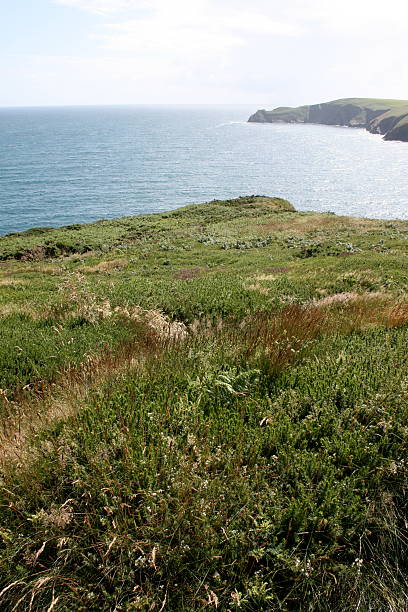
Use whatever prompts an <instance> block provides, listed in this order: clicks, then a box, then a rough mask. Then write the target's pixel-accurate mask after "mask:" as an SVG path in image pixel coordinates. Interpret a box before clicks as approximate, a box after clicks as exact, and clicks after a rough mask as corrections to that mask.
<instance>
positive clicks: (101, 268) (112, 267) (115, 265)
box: [80, 259, 129, 274]
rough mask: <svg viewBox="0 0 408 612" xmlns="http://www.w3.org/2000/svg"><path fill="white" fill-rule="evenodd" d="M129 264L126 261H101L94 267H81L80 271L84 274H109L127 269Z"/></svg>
mask: <svg viewBox="0 0 408 612" xmlns="http://www.w3.org/2000/svg"><path fill="white" fill-rule="evenodd" d="M128 265H129V262H128V260H127V259H111V260H110V261H109V260H108V261H101V262H99V263H98V264H95V265H94V266H82V268H80V271H81V272H83V273H85V274H110V273H111V272H117V271H118V270H123V269H124V268H127V266H128Z"/></svg>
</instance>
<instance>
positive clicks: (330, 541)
mask: <svg viewBox="0 0 408 612" xmlns="http://www.w3.org/2000/svg"><path fill="white" fill-rule="evenodd" d="M407 239H408V223H407V221H380V220H368V219H357V218H348V217H338V216H336V215H334V214H332V213H325V214H317V213H299V212H296V211H295V210H294V209H293V207H292V206H291V205H290V204H289V203H288V202H286V201H285V200H281V199H278V198H267V197H263V196H249V197H243V198H239V199H236V200H227V201H213V202H210V203H208V204H202V205H194V206H187V207H185V208H182V209H178V210H174V211H172V212H168V213H165V214H156V215H147V216H142V217H129V218H123V219H117V220H111V221H100V222H98V223H93V224H89V225H75V226H68V227H65V228H60V229H55V230H53V229H48V228H35V229H32V230H29V231H28V232H23V233H19V234H12V235H8V236H4V237H0V317H1V329H2V342H1V345H0V362H1V367H0V423H1V428H0V445H1V452H0V485H1V489H0V491H1V502H0V609H1V610H7V611H10V612H11V611H12V610H27V611H30V610H32V611H36V612H39V611H43V610H48V611H51V610H54V611H60V612H68V611H83V612H85V611H88V610H104V611H105V610H106V611H118V612H119V611H122V610H123V611H133V610H145V611H150V610H152V611H154V610H156V611H157V612H161V611H163V610H169V611H190V610H194V611H202V610H211V609H214V610H215V609H218V610H225V611H228V610H230V611H232V610H246V611H258V610H264V611H277V612H278V611H286V612H289V611H310V612H312V611H322V612H329V611H330V612H332V611H334V612H352V611H356V610H360V611H364V612H365V611H369V610H370V611H371V610H372V611H377V612H380V611H381V612H383V611H390V612H400V611H402V610H405V609H406V602H407V598H408V584H407V569H408V568H407V565H408V563H407V558H408V557H407V535H408V534H407V513H406V510H407V507H406V506H407V496H406V493H407V483H408V481H407V473H408V465H407V462H406V461H407V460H406V457H407V440H408V429H407V417H408V369H407V365H408V363H407V362H408V357H407V350H406V347H407V341H408V326H407V322H408V298H407V290H408V268H407V263H408V248H407V246H408V244H407Z"/></svg>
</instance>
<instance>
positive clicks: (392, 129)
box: [248, 98, 408, 141]
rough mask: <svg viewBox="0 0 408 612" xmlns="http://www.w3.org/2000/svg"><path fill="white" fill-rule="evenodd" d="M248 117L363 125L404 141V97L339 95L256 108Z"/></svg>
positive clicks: (407, 131)
mask: <svg viewBox="0 0 408 612" xmlns="http://www.w3.org/2000/svg"><path fill="white" fill-rule="evenodd" d="M248 121H250V122H255V123H276V122H284V123H322V124H325V125H345V126H349V127H363V128H366V129H367V130H368V131H369V132H372V133H373V134H383V135H384V138H385V140H402V141H408V100H383V99H377V98H343V99H341V100H333V101H331V102H323V103H321V104H312V105H306V106H298V107H295V108H291V107H284V106H283V107H278V108H275V109H274V110H271V111H267V110H258V111H257V112H256V113H255V114H253V115H251V117H250V118H249V119H248Z"/></svg>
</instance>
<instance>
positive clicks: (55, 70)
mask: <svg viewBox="0 0 408 612" xmlns="http://www.w3.org/2000/svg"><path fill="white" fill-rule="evenodd" d="M407 41H408V2H407V1H406V0H388V1H387V2H384V0H382V1H381V2H379V1H377V0H286V1H285V0H251V1H248V0H245V1H244V0H0V83H1V87H0V106H50V105H51V106H52V105H82V104H247V105H253V106H254V107H256V108H273V107H275V106H287V105H288V106H289V105H290V106H292V105H295V106H297V105H300V104H311V103H316V102H320V101H328V100H333V99H336V98H343V97H356V96H358V97H380V98H397V99H407V98H408V62H407V48H408V42H407Z"/></svg>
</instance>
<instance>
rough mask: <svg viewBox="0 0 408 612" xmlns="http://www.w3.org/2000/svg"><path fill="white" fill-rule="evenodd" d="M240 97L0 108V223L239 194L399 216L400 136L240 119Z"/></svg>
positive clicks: (404, 188)
mask: <svg viewBox="0 0 408 612" xmlns="http://www.w3.org/2000/svg"><path fill="white" fill-rule="evenodd" d="M255 110H256V109H255V108H254V107H253V106H252V107H249V106H248V107H244V106H240V107H228V106H207V107H205V106H194V107H188V106H171V107H165V106H150V107H148V106H112V107H66V108H61V107H58V108H57V107H56V108H14V109H7V108H3V109H0V234H4V233H7V232H12V231H19V230H24V229H27V228H29V227H33V226H54V227H57V226H60V225H65V224H69V223H78V222H80V223H81V222H88V221H93V220H96V219H102V218H111V217H119V216H124V215H135V214H140V213H146V212H159V211H163V210H169V209H172V208H176V207H179V206H183V205H184V204H188V203H192V202H205V201H208V200H211V199H214V198H229V197H236V196H239V195H245V194H267V195H276V196H280V197H284V198H287V199H288V200H290V201H291V202H292V204H294V206H295V207H296V208H297V209H298V210H316V211H333V212H335V213H336V214H347V215H359V216H365V217H376V218H405V219H407V218H408V174H407V168H408V143H399V142H384V141H383V140H382V139H381V137H379V136H376V135H372V134H369V133H368V132H366V131H365V130H361V129H349V128H341V127H329V126H320V125H293V124H292V125H286V124H269V125H262V124H253V123H251V124H249V123H247V122H246V120H247V118H248V116H249V115H250V114H251V113H252V112H253V111H255Z"/></svg>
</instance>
